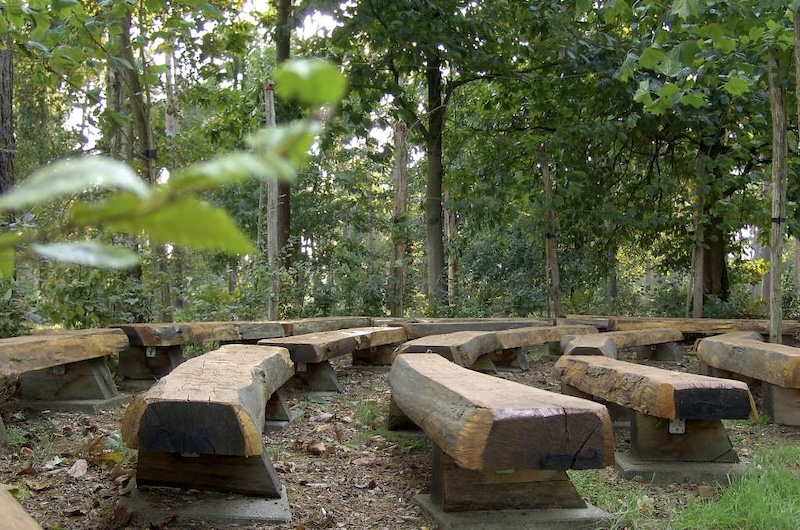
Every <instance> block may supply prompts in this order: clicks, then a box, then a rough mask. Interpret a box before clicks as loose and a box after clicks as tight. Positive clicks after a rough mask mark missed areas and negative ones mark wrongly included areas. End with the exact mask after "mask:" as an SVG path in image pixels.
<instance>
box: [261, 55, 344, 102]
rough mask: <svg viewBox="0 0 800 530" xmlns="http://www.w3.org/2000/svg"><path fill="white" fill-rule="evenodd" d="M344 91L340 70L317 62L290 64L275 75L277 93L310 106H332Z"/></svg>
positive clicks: (311, 60)
mask: <svg viewBox="0 0 800 530" xmlns="http://www.w3.org/2000/svg"><path fill="white" fill-rule="evenodd" d="M346 89H347V82H346V81H345V78H344V76H343V75H342V73H341V72H340V71H339V69H338V68H337V67H336V66H334V65H332V64H330V63H327V62H325V61H321V60H318V59H302V60H294V61H289V62H287V63H284V64H283V65H282V66H281V68H279V69H278V71H277V72H275V90H276V92H277V94H278V95H279V96H280V97H282V98H285V99H289V100H296V101H298V102H300V103H301V104H303V105H307V106H310V107H318V106H321V105H335V104H336V103H338V102H339V101H340V100H341V99H342V97H344V93H345V90H346Z"/></svg>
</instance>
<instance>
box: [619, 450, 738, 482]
mask: <svg viewBox="0 0 800 530" xmlns="http://www.w3.org/2000/svg"><path fill="white" fill-rule="evenodd" d="M614 465H615V467H616V469H617V472H618V473H619V474H620V475H621V476H622V477H623V478H626V479H633V478H636V477H639V478H641V479H643V480H644V481H645V482H658V483H680V482H698V483H706V484H722V485H727V484H728V483H729V482H730V479H731V478H732V477H734V476H737V475H741V474H742V473H744V472H745V471H746V469H747V466H746V465H745V464H742V463H730V462H650V461H644V460H640V459H638V458H636V457H634V456H633V455H631V454H630V453H617V454H616V455H615V457H614Z"/></svg>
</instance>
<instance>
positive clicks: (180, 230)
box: [0, 0, 800, 335]
mask: <svg viewBox="0 0 800 530" xmlns="http://www.w3.org/2000/svg"><path fill="white" fill-rule="evenodd" d="M796 3H798V2H795V4H796ZM273 4H274V5H273ZM278 4H279V2H270V3H265V2H262V3H258V2H242V1H238V0H213V1H205V0H176V1H174V2H169V3H165V2H153V1H149V0H138V1H133V0H131V1H126V0H108V1H106V2H100V3H94V2H91V3H89V2H80V1H78V0H59V1H58V2H49V1H44V0H38V1H25V2H23V1H9V2H5V3H4V4H3V6H4V7H2V8H0V35H3V36H4V37H5V38H3V39H0V48H3V49H2V51H0V54H6V56H7V57H10V62H11V64H12V65H13V94H3V95H1V96H0V104H2V101H3V100H7V101H10V102H11V107H10V108H11V109H13V118H14V120H13V128H14V139H15V146H14V149H13V154H14V156H13V174H12V180H11V182H15V183H16V186H15V187H14V188H13V190H12V191H8V190H4V191H5V193H4V195H3V196H0V210H2V212H3V213H4V215H6V219H7V220H6V222H5V224H4V227H3V231H2V234H0V269H2V272H3V275H4V277H5V279H4V280H3V282H2V290H0V301H1V302H2V303H0V328H2V331H3V333H4V334H7V335H8V334H14V333H18V332H20V331H21V330H22V329H23V328H24V327H26V326H31V325H49V324H53V325H58V326H65V327H75V328H77V327H91V326H103V325H107V324H110V323H115V322H129V321H134V320H163V319H176V320H201V319H202V320H227V319H241V320H244V319H263V318H264V317H265V308H266V307H267V305H268V304H269V303H270V302H272V301H275V300H277V301H278V302H279V307H280V314H281V316H282V317H306V316H319V315H338V314H364V315H385V314H388V313H389V310H390V307H393V306H392V302H393V297H394V296H395V289H394V287H395V286H394V283H395V282H396V281H397V280H396V276H394V275H393V269H394V268H397V267H400V266H402V267H403V268H402V271H403V274H404V275H405V288H404V293H403V302H404V303H403V306H404V307H405V314H406V315H438V316H503V315H513V316H532V315H537V316H539V315H548V314H552V300H553V296H554V292H553V290H552V288H551V284H550V280H551V278H550V276H548V274H547V266H548V265H547V262H546V256H545V250H544V249H545V241H546V238H547V237H554V238H555V241H556V248H557V254H558V267H559V270H560V277H561V283H560V286H559V293H558V294H559V295H560V296H561V297H562V299H563V311H564V312H566V313H582V314H588V313H626V314H637V315H648V314H649V315H660V316H685V315H687V314H689V312H690V310H691V307H692V304H691V302H692V300H691V296H692V285H693V281H692V278H693V274H694V273H695V271H696V270H697V263H696V259H695V258H696V256H697V255H698V254H697V249H698V248H700V249H702V253H701V254H700V255H701V256H703V263H704V266H703V267H702V286H703V311H704V315H705V316H720V317H723V316H724V317H764V316H765V315H766V313H767V310H768V308H767V306H766V305H765V298H766V295H765V293H766V292H767V290H766V289H765V286H764V285H763V284H764V282H765V278H766V279H767V281H769V271H770V261H771V258H770V256H769V253H768V252H766V250H767V249H766V247H767V246H768V245H769V230H770V227H771V221H772V219H773V217H774V216H773V215H772V213H771V209H770V205H771V203H770V175H771V169H772V164H773V157H774V152H773V146H772V137H773V132H772V129H771V125H772V123H773V117H772V114H771V112H772V111H774V110H775V108H774V106H773V107H771V106H770V98H769V94H770V88H771V87H770V84H769V83H768V76H769V75H770V73H771V72H772V73H774V74H775V77H774V79H775V80H776V81H775V83H776V88H779V89H781V90H782V91H783V92H782V93H783V94H784V99H783V101H782V108H783V111H784V112H785V114H786V116H787V117H788V121H787V123H788V125H787V127H786V129H787V130H786V133H787V135H788V186H787V190H788V191H787V193H786V195H787V199H786V213H785V225H782V226H783V227H784V228H785V232H786V233H785V235H786V236H787V237H788V236H794V235H795V234H796V233H797V232H798V229H800V225H798V219H797V212H796V204H797V201H798V200H800V195H798V191H797V190H798V189H800V186H798V185H797V184H798V182H797V180H798V157H797V155H798V145H799V144H800V137H798V116H797V111H796V109H797V108H798V106H797V105H795V103H796V102H797V99H798V98H797V90H796V88H795V82H796V77H797V76H796V74H795V66H796V61H797V60H796V49H797V46H798V45H797V38H796V37H797V36H796V31H795V27H796V26H795V24H796V21H795V9H797V8H798V6H797V5H787V3H786V2H778V1H770V2H763V1H760V2H756V1H755V0H737V1H732V2H731V1H728V2H722V1H719V2H717V1H714V0H703V1H700V0H676V1H675V2H671V3H666V4H665V3H662V2H654V1H650V0H643V1H641V2H635V3H630V2H627V1H626V0H612V1H609V2H587V1H579V2H576V3H569V2H555V3H552V2H551V3H547V2H545V3H542V2H527V1H508V0H490V1H485V2H471V1H458V0H435V1H427V0H426V1H421V0H402V1H397V2H391V3H386V2H378V1H376V0H361V1H358V2H343V3H339V2H330V1H327V0H305V1H298V2H293V3H290V5H291V4H294V5H292V11H291V16H290V17H289V20H288V22H287V23H286V25H287V26H288V29H289V30H290V33H291V48H290V51H291V56H292V57H293V58H298V59H307V60H306V61H301V62H293V63H290V64H289V66H287V67H286V68H285V69H284V70H283V73H279V72H280V70H278V69H277V66H276V65H277V62H278V61H277V59H276V33H278V32H277V31H276V28H277V29H280V28H282V24H283V23H282V22H281V21H279V19H278V10H277V6H278ZM284 29H286V28H284ZM312 59H313V60H312ZM320 59H321V60H324V61H325V62H322V61H318V60H320ZM0 64H2V61H0ZM332 65H333V66H332ZM268 83H270V84H272V83H274V85H275V88H276V91H277V101H276V109H275V110H276V115H277V121H278V123H279V127H278V128H276V129H264V128H262V127H263V123H264V111H265V109H264V105H265V99H264V93H265V92H264V89H265V84H268ZM337 102H338V103H337ZM397 124H403V125H405V127H406V129H407V131H408V135H407V149H408V151H409V153H410V157H409V160H410V163H409V166H408V176H409V201H408V210H407V211H406V212H404V213H403V214H402V215H400V216H396V215H395V212H394V201H395V196H396V190H395V184H394V181H393V173H394V172H395V171H396V169H395V167H394V164H395V161H396V159H397V154H398V153H397V152H396V150H395V145H394V143H393V138H392V130H393V128H394V127H395V126H396V125H397ZM0 149H3V146H2V145H0ZM8 151H10V150H8ZM65 159H68V160H69V161H64V160H65ZM0 161H2V160H0ZM53 164H54V165H53ZM544 164H546V165H547V168H549V170H550V173H551V174H552V179H553V195H552V197H551V198H549V199H548V197H546V196H545V190H544V186H543V174H542V170H543V165H544ZM3 167H4V166H3V164H0V169H2V168H3ZM165 175H169V178H168V179H166V178H165ZM4 178H7V177H6V176H4ZM270 178H281V179H290V180H291V182H292V184H291V186H290V190H291V192H290V193H291V203H290V204H291V225H290V239H289V240H290V244H289V245H288V246H287V247H286V248H284V249H282V252H283V253H284V257H285V259H283V260H281V263H280V266H279V267H275V266H271V265H270V264H269V263H268V262H267V260H266V259H265V258H264V255H265V248H264V237H263V233H264V231H266V230H267V228H268V227H267V226H266V225H265V222H264V219H265V211H264V208H265V201H264V193H263V190H262V186H261V184H260V182H261V181H263V180H264V179H270ZM548 209H552V211H553V212H554V214H555V219H556V225H555V229H554V233H552V234H551V233H549V232H548V230H547V229H546V225H545V219H546V217H547V212H548ZM398 241H401V242H402V243H401V244H402V245H403V246H404V247H405V248H404V251H405V252H404V254H403V257H402V259H400V260H397V259H396V258H395V254H393V251H394V247H395V245H396V243H397V242H398ZM793 254H794V252H793V250H792V248H791V247H786V250H785V251H784V252H783V253H782V255H781V256H780V259H781V260H782V261H785V263H786V267H784V272H783V274H782V275H781V277H780V278H779V280H778V281H779V283H780V284H781V285H782V286H783V292H784V297H783V310H784V315H785V316H790V317H791V316H797V315H798V314H800V302H798V300H797V297H796V295H795V292H796V291H795V286H796V284H797V283H798V282H797V280H796V278H797V276H796V272H797V269H798V267H797V266H796V265H795V263H796V260H797V258H795V256H794V255H793ZM14 257H16V259H13V258H14ZM134 258H138V259H136V260H134ZM772 261H774V260H772ZM97 264H100V265H105V266H109V265H110V266H112V267H111V268H108V267H107V268H101V269H96V268H93V267H92V265H97ZM131 265H133V268H132V269H131V268H130V266H131ZM275 273H277V274H278V275H279V278H280V291H279V292H273V289H272V288H271V286H272V285H274V284H273V283H272V282H271V278H272V277H273V275H274V274H275Z"/></svg>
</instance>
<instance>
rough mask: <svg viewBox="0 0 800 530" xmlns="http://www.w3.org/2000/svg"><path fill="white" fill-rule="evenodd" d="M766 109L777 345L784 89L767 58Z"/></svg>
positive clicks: (786, 152) (771, 309)
mask: <svg viewBox="0 0 800 530" xmlns="http://www.w3.org/2000/svg"><path fill="white" fill-rule="evenodd" d="M767 79H768V81H769V107H770V114H771V117H772V219H771V227H772V228H771V231H770V257H771V259H772V263H771V268H770V274H771V277H772V286H771V287H772V288H771V289H770V297H769V316H770V333H769V340H770V342H775V343H780V342H781V331H782V330H781V326H782V322H783V307H782V305H781V302H782V294H783V293H782V289H781V251H782V249H783V239H784V223H785V221H786V219H785V218H786V177H787V173H788V157H789V150H788V143H787V138H786V107H785V105H786V89H785V88H784V87H781V86H780V85H779V84H778V83H779V81H778V61H777V59H776V58H775V57H774V56H770V58H769V70H768V72H767Z"/></svg>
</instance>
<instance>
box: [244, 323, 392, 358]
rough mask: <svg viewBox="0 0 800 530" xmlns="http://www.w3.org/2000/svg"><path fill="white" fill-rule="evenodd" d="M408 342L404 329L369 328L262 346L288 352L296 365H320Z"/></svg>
mask: <svg viewBox="0 0 800 530" xmlns="http://www.w3.org/2000/svg"><path fill="white" fill-rule="evenodd" d="M405 340H406V333H405V330H404V329H403V328H400V327H393V328H384V327H366V328H349V329H340V330H335V331H325V332H320V333H306V334H303V335H292V336H291V337H283V338H275V339H264V340H261V341H259V342H258V343H259V344H260V345H263V346H279V347H283V348H286V349H288V350H289V354H290V355H291V357H292V360H293V361H294V362H295V363H320V362H323V361H329V360H331V359H333V358H335V357H338V356H341V355H347V354H350V353H353V352H354V351H356V350H364V349H369V348H374V347H377V346H383V345H387V344H397V343H400V342H403V341H405Z"/></svg>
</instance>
